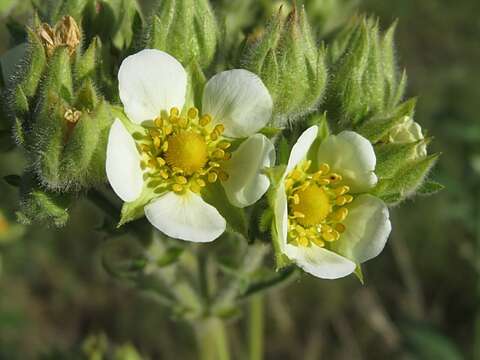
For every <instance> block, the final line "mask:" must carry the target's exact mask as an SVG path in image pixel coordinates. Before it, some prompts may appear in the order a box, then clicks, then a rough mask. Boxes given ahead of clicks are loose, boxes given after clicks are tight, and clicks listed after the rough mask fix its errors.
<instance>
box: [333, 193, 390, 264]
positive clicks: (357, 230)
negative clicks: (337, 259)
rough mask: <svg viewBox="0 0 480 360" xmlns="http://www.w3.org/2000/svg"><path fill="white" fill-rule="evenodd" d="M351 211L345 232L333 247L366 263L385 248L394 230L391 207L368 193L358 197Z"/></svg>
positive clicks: (350, 207) (355, 259) (352, 258)
mask: <svg viewBox="0 0 480 360" xmlns="http://www.w3.org/2000/svg"><path fill="white" fill-rule="evenodd" d="M348 210H349V212H348V216H347V218H346V219H345V221H344V225H345V227H346V231H345V232H344V233H343V234H342V236H341V237H340V239H339V240H338V241H336V242H335V243H333V245H334V248H335V251H337V252H338V253H339V254H341V255H343V256H346V257H348V258H349V259H351V260H353V261H355V262H357V263H363V262H365V261H367V260H370V259H372V258H374V257H375V256H377V255H378V254H380V253H381V252H382V250H383V248H384V247H385V244H386V242H387V239H388V236H389V235H390V231H391V230H392V225H391V223H390V219H389V214H388V208H387V206H386V205H385V203H384V202H383V201H381V200H380V199H378V198H376V197H374V196H372V195H368V194H365V195H360V196H358V197H357V198H355V200H354V201H353V202H352V203H351V204H350V206H349V207H348Z"/></svg>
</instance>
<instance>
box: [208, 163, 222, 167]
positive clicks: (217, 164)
mask: <svg viewBox="0 0 480 360" xmlns="http://www.w3.org/2000/svg"><path fill="white" fill-rule="evenodd" d="M208 165H210V166H211V167H212V168H219V167H220V164H219V163H217V162H215V161H209V162H208Z"/></svg>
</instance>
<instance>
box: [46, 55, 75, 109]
mask: <svg viewBox="0 0 480 360" xmlns="http://www.w3.org/2000/svg"><path fill="white" fill-rule="evenodd" d="M49 93H54V94H57V95H58V96H59V97H61V98H62V99H63V100H65V101H67V102H71V101H72V99H73V77H72V68H71V59H70V54H69V53H68V48H67V47H59V48H57V49H56V50H55V52H54V54H53V55H52V57H51V59H50V61H49V62H48V68H47V72H46V76H45V79H44V81H43V83H42V94H43V96H47V95H48V94H49Z"/></svg>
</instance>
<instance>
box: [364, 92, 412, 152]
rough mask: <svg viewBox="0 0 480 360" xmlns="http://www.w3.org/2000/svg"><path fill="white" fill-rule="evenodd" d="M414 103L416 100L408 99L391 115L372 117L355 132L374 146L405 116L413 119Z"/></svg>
mask: <svg viewBox="0 0 480 360" xmlns="http://www.w3.org/2000/svg"><path fill="white" fill-rule="evenodd" d="M416 103H417V99H416V98H412V99H409V100H407V101H405V102H404V103H402V104H400V105H398V106H397V107H396V108H395V109H394V111H393V112H392V113H391V115H389V116H386V117H385V116H378V117H374V118H372V119H370V120H368V121H365V122H364V123H362V124H361V125H360V126H358V127H356V128H355V131H357V132H358V133H359V134H360V135H362V136H363V137H365V138H367V139H368V140H370V142H371V143H372V144H376V143H377V142H379V141H381V140H383V139H385V138H386V137H387V136H388V134H389V133H390V131H391V130H392V128H394V127H395V126H396V125H398V124H399V123H401V122H402V121H403V118H404V117H405V116H408V117H413V115H414V113H415V105H416Z"/></svg>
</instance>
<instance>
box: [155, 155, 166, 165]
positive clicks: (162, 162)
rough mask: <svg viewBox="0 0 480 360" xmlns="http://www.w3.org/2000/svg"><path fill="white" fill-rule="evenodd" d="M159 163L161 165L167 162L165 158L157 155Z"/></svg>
mask: <svg viewBox="0 0 480 360" xmlns="http://www.w3.org/2000/svg"><path fill="white" fill-rule="evenodd" d="M157 163H158V165H159V166H163V165H165V164H166V162H165V160H164V159H163V158H161V157H157Z"/></svg>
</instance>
